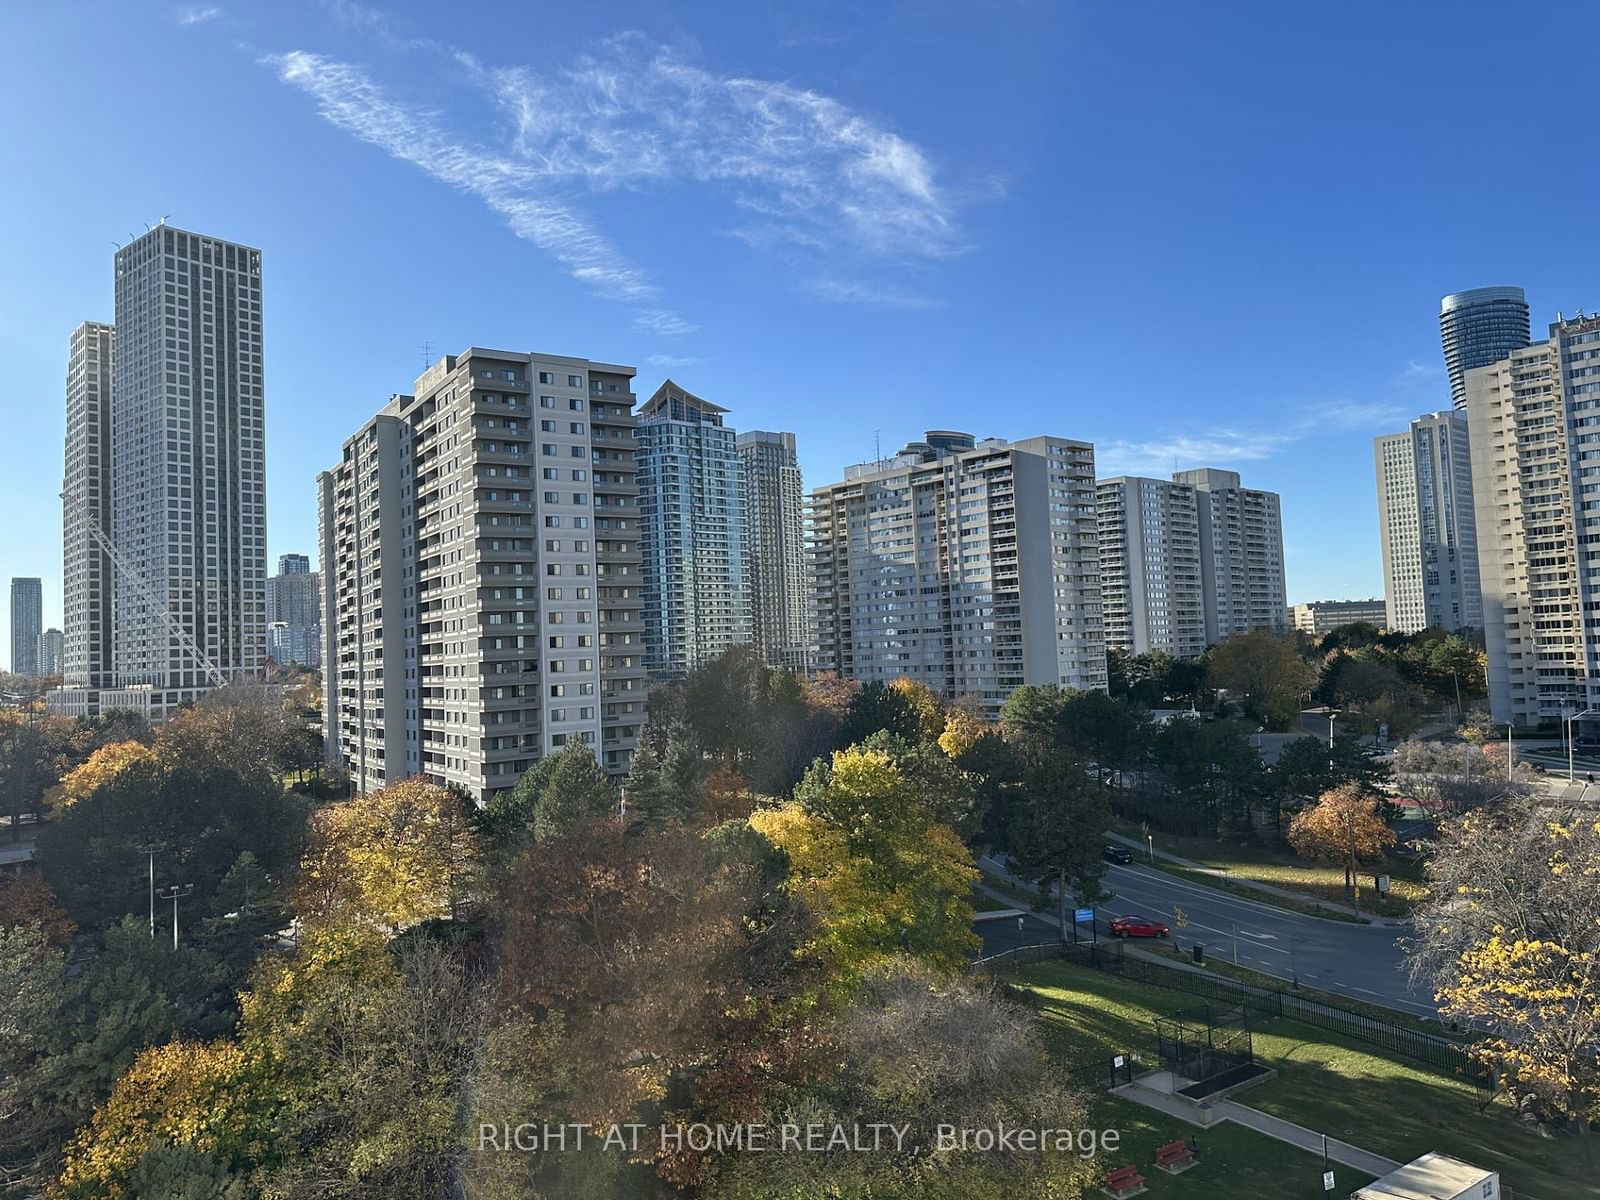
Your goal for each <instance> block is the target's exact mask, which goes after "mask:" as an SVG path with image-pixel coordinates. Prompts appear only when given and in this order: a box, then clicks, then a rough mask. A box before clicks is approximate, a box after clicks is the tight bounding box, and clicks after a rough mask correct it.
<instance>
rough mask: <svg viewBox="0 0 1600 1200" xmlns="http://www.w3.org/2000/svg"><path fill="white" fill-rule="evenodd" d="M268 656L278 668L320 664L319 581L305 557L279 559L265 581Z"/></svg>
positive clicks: (287, 556) (320, 604)
mask: <svg viewBox="0 0 1600 1200" xmlns="http://www.w3.org/2000/svg"><path fill="white" fill-rule="evenodd" d="M267 657H268V658H270V659H272V661H273V662H275V663H278V664H280V665H287V664H289V663H295V664H298V665H299V666H302V667H318V666H321V665H322V581H321V580H320V579H318V578H317V575H316V572H314V571H312V569H311V560H310V559H309V558H307V557H306V556H305V555H304V554H281V555H279V556H278V573H277V574H276V575H274V576H273V577H272V578H271V579H269V580H267Z"/></svg>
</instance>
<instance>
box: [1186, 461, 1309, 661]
mask: <svg viewBox="0 0 1600 1200" xmlns="http://www.w3.org/2000/svg"><path fill="white" fill-rule="evenodd" d="M1172 481H1173V482H1174V483H1178V484H1184V485H1187V486H1189V487H1193V488H1194V489H1195V507H1196V513H1197V516H1198V518H1199V525H1200V580H1201V583H1202V585H1203V590H1204V603H1205V615H1206V641H1207V642H1208V643H1209V644H1212V645H1214V644H1216V643H1217V642H1222V641H1226V640H1227V639H1228V638H1230V637H1233V636H1234V635H1236V634H1240V633H1251V632H1253V631H1255V630H1257V629H1270V630H1276V631H1278V632H1280V633H1281V632H1285V631H1287V629H1288V624H1289V616H1288V594H1287V592H1286V590H1285V587H1284V577H1283V517H1282V513H1281V510H1280V505H1279V502H1278V494H1277V493H1276V492H1263V491H1259V490H1257V489H1255V488H1247V487H1243V486H1241V484H1240V482H1239V474H1238V472H1237V471H1218V470H1215V469H1212V468H1209V467H1206V468H1202V469H1200V470H1197V471H1178V472H1177V473H1175V474H1174V475H1173V476H1172Z"/></svg>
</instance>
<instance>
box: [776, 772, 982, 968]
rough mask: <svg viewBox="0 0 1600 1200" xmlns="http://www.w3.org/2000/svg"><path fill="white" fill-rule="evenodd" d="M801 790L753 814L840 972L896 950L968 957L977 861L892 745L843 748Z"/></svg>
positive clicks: (947, 960)
mask: <svg viewBox="0 0 1600 1200" xmlns="http://www.w3.org/2000/svg"><path fill="white" fill-rule="evenodd" d="M796 797H797V801H796V802H795V803H792V804H787V805H784V806H783V807H782V808H778V809H765V810H761V811H758V812H756V813H755V815H754V816H752V817H751V818H750V824H751V826H752V827H753V828H755V829H756V830H757V832H759V833H761V834H762V835H763V836H764V837H766V838H767V839H768V840H769V841H770V842H772V844H773V845H775V846H776V847H777V848H778V849H780V850H781V851H783V853H784V854H785V855H786V856H787V858H788V863H789V874H788V880H787V883H786V888H787V890H788V892H789V894H790V895H791V896H793V897H794V898H795V899H797V900H799V901H800V902H801V903H803V904H804V905H805V906H806V908H807V909H808V910H809V911H810V912H812V913H813V914H814V915H815V917H816V920H817V923H818V929H817V932H816V934H815V936H814V938H813V939H812V941H811V943H810V948H811V949H812V951H813V952H815V953H816V954H818V955H819V956H821V957H822V958H823V959H824V961H826V962H827V963H829V964H830V966H831V967H832V969H833V971H834V972H835V974H836V976H837V977H839V978H840V979H843V980H848V979H852V978H854V977H855V976H856V975H857V974H858V973H859V972H860V971H861V970H862V969H864V968H865V967H866V966H867V965H869V964H870V963H872V962H874V961H876V960H877V959H880V958H882V957H884V956H886V955H890V954H893V953H895V952H897V951H905V952H907V953H910V954H913V955H915V956H917V957H919V958H923V959H926V960H927V961H929V962H932V963H935V964H937V965H939V966H942V967H945V968H953V967H955V966H957V965H959V964H960V963H962V962H964V961H965V960H966V956H967V955H968V953H969V952H970V951H971V950H972V948H973V947H974V945H975V944H976V942H975V939H974V938H973V935H972V929H971V925H972V902H971V887H972V883H973V881H974V880H975V879H976V878H977V871H976V870H975V869H974V867H973V866H972V858H971V855H970V854H969V853H968V852H967V849H966V847H965V846H964V845H962V843H961V839H960V838H959V837H958V836H957V834H956V832H955V831H954V830H953V829H951V828H950V827H949V826H948V825H944V824H940V823H938V822H937V821H935V820H934V819H933V817H932V814H931V813H930V812H929V810H928V808H927V806H926V804H925V803H924V801H923V798H922V797H921V796H920V795H919V794H918V792H917V790H916V788H915V787H914V786H913V785H912V784H911V783H910V781H909V780H908V779H907V778H906V776H905V774H904V773H902V771H901V769H900V768H899V767H898V766H897V765H896V764H895V761H894V759H893V757H892V756H891V755H890V754H888V753H886V752H885V751H883V750H872V749H863V748H859V747H857V748H853V749H849V750H841V751H838V752H836V753H835V754H834V755H833V758H832V760H831V761H826V762H822V761H819V762H818V763H817V764H816V765H815V766H813V767H812V769H811V771H809V772H808V773H807V775H806V779H805V781H804V782H803V783H802V784H801V786H800V788H799V789H797V791H796Z"/></svg>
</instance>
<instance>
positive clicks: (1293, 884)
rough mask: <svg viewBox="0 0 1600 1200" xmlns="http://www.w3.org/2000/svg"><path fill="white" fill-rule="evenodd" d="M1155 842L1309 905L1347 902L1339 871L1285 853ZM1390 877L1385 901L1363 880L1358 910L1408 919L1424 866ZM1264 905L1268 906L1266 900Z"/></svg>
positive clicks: (1402, 863)
mask: <svg viewBox="0 0 1600 1200" xmlns="http://www.w3.org/2000/svg"><path fill="white" fill-rule="evenodd" d="M1113 828H1115V829H1116V831H1117V832H1118V833H1122V834H1125V835H1127V836H1128V837H1132V838H1137V839H1139V840H1141V841H1142V840H1143V839H1144V834H1143V832H1142V831H1141V830H1140V828H1139V827H1138V826H1137V825H1135V824H1133V823H1132V822H1129V821H1115V822H1113ZM1155 843H1156V849H1157V850H1158V851H1160V850H1165V851H1166V852H1167V853H1168V854H1176V855H1178V856H1179V857H1180V858H1188V859H1192V860H1194V861H1195V862H1197V863H1201V864H1202V865H1204V866H1207V867H1212V868H1216V869H1226V870H1227V871H1228V873H1229V874H1230V875H1233V876H1236V877H1237V878H1239V879H1241V880H1251V881H1254V882H1256V883H1266V884H1271V885H1272V886H1273V887H1281V888H1287V889H1288V890H1290V891H1293V892H1297V893H1300V894H1302V895H1304V896H1306V897H1307V898H1308V899H1311V900H1331V901H1333V902H1335V903H1338V904H1348V903H1349V897H1348V896H1347V894H1346V892H1345V890H1344V870H1343V868H1341V867H1336V866H1331V865H1329V864H1327V863H1313V862H1307V861H1305V860H1304V859H1301V858H1296V857H1295V856H1294V854H1293V853H1291V852H1290V851H1289V850H1287V849H1284V850H1275V849H1272V848H1270V847H1267V846H1260V845H1255V844H1243V845H1241V844H1237V843H1234V842H1229V841H1221V840H1219V839H1217V838H1201V837H1182V836H1179V835H1177V834H1172V833H1157V834H1155ZM1141 861H1143V860H1141ZM1154 865H1155V866H1158V867H1161V868H1162V869H1163V870H1169V871H1172V872H1173V873H1174V874H1177V875H1181V876H1183V877H1184V878H1185V879H1190V880H1193V881H1195V882H1197V883H1206V884H1210V885H1212V886H1213V887H1214V886H1217V884H1218V882H1219V881H1218V880H1216V879H1215V878H1213V877H1212V876H1209V875H1205V874H1197V873H1196V872H1193V871H1185V870H1184V869H1183V868H1181V867H1177V866H1174V865H1173V864H1172V863H1163V862H1162V861H1161V860H1160V859H1159V858H1158V859H1157V860H1156V862H1155V864H1154ZM1388 872H1389V895H1388V896H1387V897H1379V896H1376V895H1374V894H1373V891H1372V878H1371V876H1370V875H1368V876H1365V877H1364V881H1363V884H1362V889H1361V910H1362V911H1363V912H1366V913H1372V914H1374V915H1377V916H1385V917H1403V916H1406V915H1407V914H1408V913H1410V911H1411V910H1412V908H1414V907H1415V906H1416V905H1418V904H1420V903H1421V902H1422V901H1423V900H1425V899H1426V898H1427V888H1426V885H1425V884H1424V881H1423V874H1422V864H1421V863H1419V862H1414V861H1411V860H1406V859H1390V860H1389V863H1388ZM1246 894H1247V895H1250V896H1252V897H1254V898H1255V899H1258V900H1259V899H1262V898H1263V897H1262V896H1261V894H1260V893H1259V892H1249V891H1247V892H1246ZM1268 903H1271V901H1270V899H1269V900H1268ZM1313 911H1314V910H1313Z"/></svg>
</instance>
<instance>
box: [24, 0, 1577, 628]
mask: <svg viewBox="0 0 1600 1200" xmlns="http://www.w3.org/2000/svg"><path fill="white" fill-rule="evenodd" d="M448 11H449V16H448V19H446V18H445V16H444V15H443V14H444V13H445V12H446V9H445V8H444V7H443V6H441V5H438V4H437V3H428V4H423V3H407V4H394V5H389V6H382V7H378V6H371V7H368V6H365V5H361V4H357V3H354V2H352V0H327V2H324V3H316V2H311V0H305V2H296V0H281V2H275V3H270V4H268V3H249V4H247V3H242V2H240V0H218V2H217V3H215V4H205V3H197V4H181V5H175V4H170V3H159V4H141V3H134V2H131V0H117V2H106V3H84V4H77V3H71V2H70V0H57V2H54V3H50V4H39V5H33V6H29V7H24V6H21V5H8V6H6V11H5V13H4V15H0V39H3V44H5V45H6V46H7V49H8V56H7V57H8V70H7V71H6V72H5V73H4V75H3V76H0V111H4V112H5V113H6V114H7V117H6V119H5V120H4V121H3V122H0V150H3V152H4V159H3V161H4V162H5V163H6V164H7V172H6V174H7V177H8V181H7V184H6V185H5V186H4V187H3V188H0V216H3V218H4V219H3V220H0V280H3V282H4V286H3V287H0V348H3V350H4V352H5V355H6V361H7V367H8V370H7V376H8V378H9V379H10V380H11V384H10V388H9V396H8V401H7V409H8V411H7V414H6V415H7V419H6V423H5V428H6V430H7V434H6V440H5V443H4V460H3V463H0V513H3V514H4V518H5V519H4V520H3V522H0V578H9V577H10V576H12V575H33V574H37V575H42V576H43V577H44V578H45V581H46V582H45V608H46V618H47V621H49V622H52V623H54V622H56V621H58V620H59V615H60V602H61V598H60V549H59V526H60V512H59V505H58V503H57V501H56V499H55V497H56V494H57V492H58V491H59V487H60V471H61V464H60V442H61V434H62V424H63V402H62V390H63V376H64V366H65V360H66V351H67V339H68V335H69V333H70V331H71V329H72V327H73V326H74V325H75V324H77V323H78V322H79V321H81V320H84V319H86V318H96V319H105V320H109V319H110V318H111V315H112V305H111V256H112V253H113V249H114V244H116V243H119V242H122V241H125V240H126V239H127V238H128V236H129V235H130V234H132V233H137V232H141V231H142V230H143V229H144V227H145V225H146V223H153V222H155V221H156V220H157V219H158V218H160V217H161V216H162V215H168V216H169V217H170V219H171V221H172V222H173V223H174V224H177V225H180V226H184V227H187V228H191V229H199V230H203V231H205V232H208V233H214V234H217V235H220V236H223V237H228V238H233V239H237V240H240V241H245V242H249V243H251V244H254V245H256V246H259V247H261V248H262V251H263V255H264V258H263V263H264V266H263V275H264V297H265V306H266V329H265V338H266V371H267V413H268V488H269V515H268V525H269V539H270V552H271V554H272V555H273V556H274V557H275V556H276V555H277V554H279V553H282V552H286V551H305V552H310V553H315V549H316V547H315V536H314V534H315V531H314V523H315V496H314V488H313V480H314V477H315V474H316V472H317V471H318V470H319V469H321V468H322V467H324V466H326V465H328V464H330V463H332V462H333V461H334V460H335V458H336V457H337V455H338V451H339V446H340V443H341V441H342V440H343V439H344V438H345V437H346V436H347V435H349V434H350V433H351V432H352V431H354V430H355V429H356V427H357V426H358V425H359V424H360V423H361V422H362V421H364V420H365V419H366V418H367V417H369V416H370V415H371V414H372V413H373V412H374V411H375V410H376V409H377V408H378V407H379V406H380V405H381V404H382V403H383V402H384V400H385V399H386V397H387V396H388V395H389V394H390V393H391V392H395V391H405V390H409V387H410V384H411V381H412V379H413V378H414V377H415V376H416V374H417V373H418V372H419V370H420V368H421V365H422V350H421V348H422V346H423V344H424V343H425V342H426V343H431V345H432V346H433V347H434V350H435V352H436V353H437V352H451V351H456V350H459V349H461V348H463V347H465V346H467V345H471V344H478V345H485V346H495V347H506V348H511V349H537V350H545V351H551V352H555V353H567V354H575V355H583V356H588V357H592V358H596V359H604V360H609V361H621V362H626V363H633V364H636V365H637V366H638V367H639V383H638V387H639V391H640V392H641V393H642V394H648V393H649V392H650V391H651V390H653V389H654V388H655V386H656V385H657V384H658V383H659V382H660V380H661V379H662V378H663V377H664V376H666V375H667V374H671V375H672V376H673V377H674V378H676V379H677V380H678V381H679V382H680V383H681V384H683V385H684V386H685V387H688V388H689V389H690V390H693V391H696V392H698V393H700V394H703V395H705V396H706V397H708V398H709V399H712V400H714V401H716V402H717V403H719V404H722V405H724V406H726V407H728V408H729V409H731V410H732V414H733V415H732V420H733V422H734V423H735V424H736V426H737V427H739V428H750V429H754V428H768V429H792V430H794V431H795V433H796V434H797V435H798V437H799V444H800V449H801V459H802V465H803V467H804V468H805V473H806V477H807V479H808V481H810V482H812V483H822V482H826V481H828V480H830V479H833V478H835V477H836V476H837V473H838V471H839V470H840V468H841V467H842V465H843V464H845V463H848V462H854V461H859V460H861V459H863V458H867V457H870V456H871V454H872V451H873V444H874V437H875V436H880V437H881V439H882V443H883V445H884V447H885V449H891V448H895V447H898V446H899V444H900V443H902V442H903V441H905V440H907V439H909V438H911V437H913V436H916V435H918V434H919V433H920V432H921V431H922V430H923V429H925V428H965V429H970V430H972V431H973V432H974V433H977V434H979V435H980V436H983V435H991V434H992V435H1000V436H1007V437H1025V436H1030V435H1033V434H1037V433H1053V434H1060V435H1064V436H1068V437H1079V438H1087V439H1090V440H1092V441H1094V442H1095V443H1096V446H1097V451H1098V456H1099V461H1100V464H1101V473H1102V474H1109V473H1113V472H1138V473H1148V474H1166V473H1168V472H1170V471H1171V470H1172V469H1173V467H1174V466H1178V467H1185V468H1187V467H1197V466H1220V467H1229V468H1233V469H1237V470H1239V471H1241V472H1242V473H1243V474H1244V476H1245V479H1246V481H1247V482H1248V483H1250V484H1253V485H1256V486H1261V487H1267V488H1273V489H1277V490H1279V491H1281V492H1282V493H1283V501H1284V526H1285V529H1284V535H1285V543H1286V548H1287V551H1288V563H1289V599H1290V600H1291V602H1293V601H1297V600H1305V599H1313V598H1323V597H1356V596H1367V595H1377V594H1381V586H1382V583H1381V576H1380V569H1379V551H1378V538H1377V528H1376V513H1375V502H1374V498H1373V482H1372V461H1371V437H1372V436H1373V435H1374V434H1377V433H1381V432H1386V431H1391V430H1392V429H1396V428H1400V427H1401V426H1402V425H1403V423H1404V421H1405V420H1406V419H1407V418H1409V417H1410V416H1412V415H1415V414H1416V413H1419V412H1423V411H1427V410H1430V409H1435V408H1441V407H1445V406H1447V405H1448V403H1449V395H1448V388H1447V386H1446V384H1445V382H1444V379H1443V372H1442V368H1441V363H1440V352H1439V347H1438V330H1437V316H1436V314H1437V310H1438V300H1439V297H1440V296H1441V295H1442V294H1443V293H1445V292H1448V291H1455V290H1459V289H1462V288H1467V287H1474V286H1481V285H1485V284H1492V283H1515V284H1520V285H1522V286H1523V287H1525V288H1526V289H1527V291H1528V296H1529V300H1530V302H1531V304H1532V307H1533V314H1534V327H1535V330H1536V331H1538V330H1540V329H1542V327H1543V324H1544V323H1545V322H1547V321H1548V320H1549V319H1550V318H1551V317H1553V315H1554V313H1555V311H1556V310H1557V309H1565V310H1567V311H1569V312H1570V311H1572V310H1573V309H1575V308H1577V307H1579V306H1585V307H1587V308H1590V309H1593V308H1594V307H1596V306H1600V277H1597V272H1596V265H1597V264H1596V248H1595V247H1596V244H1597V243H1596V240H1595V239H1594V238H1593V237H1591V236H1589V235H1588V232H1587V226H1588V224H1589V218H1588V212H1589V210H1590V209H1591V208H1592V206H1593V198H1594V195H1595V185H1596V182H1597V180H1600V156H1597V155H1596V154H1595V153H1594V152H1593V148H1594V132H1593V122H1592V120H1591V119H1589V118H1588V117H1587V116H1586V115H1585V113H1586V111H1587V110H1588V109H1589V108H1591V107H1592V103H1593V100H1592V95H1588V94H1586V93H1590V92H1592V87H1590V86H1589V85H1590V84H1591V83H1592V78H1593V75H1592V70H1593V62H1592V58H1591V57H1589V51H1588V50H1587V49H1586V48H1587V47H1592V45H1593V40H1594V35H1595V34H1596V33H1597V32H1600V12H1597V11H1595V10H1590V9H1586V8H1584V7H1583V6H1574V7H1568V8H1567V9H1564V10H1563V11H1562V15H1561V18H1560V21H1559V22H1557V23H1556V24H1555V25H1551V24H1550V23H1549V22H1534V21H1526V20H1522V19H1520V18H1519V17H1518V16H1517V15H1516V13H1515V12H1514V10H1513V9H1511V8H1508V7H1507V6H1505V5H1504V4H1487V3H1486V4H1473V3H1464V2H1458V3H1451V4H1445V3H1443V2H1442V0H1441V2H1439V3H1431V4H1424V3H1412V4H1393V3H1360V2H1355V3H1343V4H1338V5H1319V6H1311V5H1291V4H1283V3H1281V2H1279V0H1272V2H1261V3H1236V4H1229V5H1197V4H1193V3H1188V2H1184V3H1178V2H1173V3H1163V2H1158V0H1146V2H1143V3H1139V4H1110V3H1101V2H1094V3H1090V2H1082V3H1052V2H1047V0H1006V2H1001V0H965V2H960V3H957V2H954V0H949V2H920V0H919V2H906V3H885V4H870V3H864V2H850V3H844V2H829V0H823V2H810V3H806V4H803V5H801V4H794V3H789V4H780V3H767V2H763V0H747V2H741V3H737V4H735V3H729V2H727V0H719V2H716V3H672V4H666V3H661V2H659V0H656V2H654V3H607V2H605V0H591V2H589V3H585V4H572V3H561V4H556V3H515V4H513V3H504V4H491V3H476V4H472V5H452V6H450V7H449V10H448ZM1583 26H1587V28H1581V27H1583ZM5 602H6V596H5V595H4V594H3V592H0V610H3V606H4V604H5ZM0 620H3V619H0ZM5 628H6V626H5V625H4V624H3V623H0V630H3V629H5Z"/></svg>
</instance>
